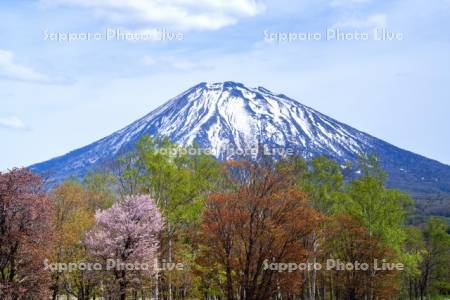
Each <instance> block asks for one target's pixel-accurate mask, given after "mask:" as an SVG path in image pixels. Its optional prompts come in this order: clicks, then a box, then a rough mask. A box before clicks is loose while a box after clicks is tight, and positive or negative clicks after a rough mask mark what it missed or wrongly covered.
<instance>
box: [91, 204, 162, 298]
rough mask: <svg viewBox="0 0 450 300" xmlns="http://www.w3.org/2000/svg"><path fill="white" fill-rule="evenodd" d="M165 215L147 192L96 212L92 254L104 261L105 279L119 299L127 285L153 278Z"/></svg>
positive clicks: (128, 286)
mask: <svg viewBox="0 0 450 300" xmlns="http://www.w3.org/2000/svg"><path fill="white" fill-rule="evenodd" d="M162 227H163V219H162V216H161V213H160V211H159V209H158V208H157V206H156V204H155V202H154V201H153V200H152V199H151V198H150V197H148V196H129V197H127V198H125V199H124V201H122V202H118V203H116V204H114V205H113V206H112V207H111V208H109V209H106V210H102V211H98V212H97V213H96V224H95V226H94V228H93V229H92V230H91V231H89V232H88V233H87V235H86V246H87V249H88V252H89V254H90V255H91V257H92V258H93V259H94V260H96V261H98V262H101V263H102V264H103V268H102V270H103V273H102V280H103V281H105V280H106V281H107V282H108V279H109V282H108V283H109V286H108V289H109V290H110V291H113V293H116V294H117V295H118V296H119V298H120V299H125V298H126V293H127V289H128V288H130V287H132V286H133V285H134V284H136V285H141V284H142V280H145V279H146V278H150V277H151V276H152V275H153V274H154V273H155V270H154V268H153V266H154V261H155V260H156V258H157V253H158V248H159V242H158V238H159V234H160V231H161V229H162Z"/></svg>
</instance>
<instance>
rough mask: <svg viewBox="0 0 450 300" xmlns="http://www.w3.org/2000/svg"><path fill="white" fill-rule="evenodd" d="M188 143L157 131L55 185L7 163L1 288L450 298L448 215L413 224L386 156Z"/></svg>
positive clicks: (81, 295)
mask: <svg viewBox="0 0 450 300" xmlns="http://www.w3.org/2000/svg"><path fill="white" fill-rule="evenodd" d="M193 147H194V148H195V146H193ZM162 149H164V150H165V151H161V150H162ZM168 149H169V150H170V151H167V150H168ZM179 150H180V148H179V147H178V146H176V145H174V144H172V143H171V142H170V141H169V140H167V139H162V138H156V139H152V138H150V137H145V138H143V139H141V140H140V141H139V143H138V144H137V145H136V148H135V150H134V151H132V152H129V153H126V154H124V155H123V156H121V157H120V158H119V159H117V160H116V161H113V162H110V163H108V164H106V165H105V166H104V168H102V169H100V170H98V171H97V172H95V173H89V174H86V176H84V178H83V179H78V178H70V179H68V180H66V181H65V182H62V183H61V184H59V185H58V186H55V187H52V188H51V189H48V188H47V186H46V181H45V176H44V178H43V177H39V176H37V175H35V174H33V173H31V172H30V171H28V170H27V169H25V168H15V169H11V170H9V171H6V172H3V173H0V299H5V300H10V299H11V300H12V299H79V300H89V299H105V300H106V299H108V300H116V299H117V300H124V299H136V300H137V299H161V300H162V299H168V300H172V299H205V300H219V299H228V300H266V299H267V300H268V299H280V300H281V299H292V300H293V299H304V300H316V299H317V300H327V299H329V300H339V299H342V300H357V299H366V300H375V299H447V298H449V297H450V268H449V266H450V228H449V225H448V223H447V222H446V220H445V219H441V218H439V217H428V218H426V219H424V220H423V222H420V223H417V222H412V221H411V218H412V216H414V215H415V214H416V212H415V208H414V207H415V206H414V201H413V199H412V198H411V197H410V196H409V195H408V194H406V193H403V192H401V191H399V190H394V189H389V188H387V187H386V185H385V183H386V179H387V176H389V174H386V173H385V172H384V171H383V170H382V169H381V168H380V167H379V164H378V162H377V159H376V157H375V156H373V155H369V154H364V155H361V158H360V160H359V162H357V163H354V164H353V165H352V166H350V165H349V166H346V168H356V169H358V170H360V175H359V176H358V177H357V178H353V179H347V177H346V176H345V174H344V173H345V170H343V168H342V167H341V166H340V165H339V164H338V163H336V162H334V161H332V160H330V159H327V158H325V157H316V158H314V159H312V160H308V161H307V160H304V159H302V158H299V157H295V156H290V157H286V158H285V159H281V160H277V161H273V160H272V159H270V158H268V157H261V158H260V159H259V160H258V162H252V161H246V160H233V161H225V162H221V161H218V160H216V159H215V158H214V157H212V156H208V155H206V154H195V155H193V154H192V153H196V152H195V151H179ZM330 262H335V263H336V262H339V264H340V266H341V267H333V268H329V264H330ZM374 262H378V265H377V264H376V263H374ZM356 265H358V266H359V267H356ZM380 265H382V266H385V268H380Z"/></svg>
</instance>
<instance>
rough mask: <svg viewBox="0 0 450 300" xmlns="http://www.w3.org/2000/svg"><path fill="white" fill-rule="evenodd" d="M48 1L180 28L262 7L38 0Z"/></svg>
mask: <svg viewBox="0 0 450 300" xmlns="http://www.w3.org/2000/svg"><path fill="white" fill-rule="evenodd" d="M40 1H41V2H42V3H44V4H48V5H69V6H74V7H82V8H87V9H92V10H93V12H94V13H95V14H96V15H98V16H102V17H107V18H108V19H110V20H113V21H131V22H143V23H146V24H149V23H152V24H162V25H165V26H171V27H175V28H179V29H185V30H189V29H207V30H214V29H219V28H222V27H225V26H228V25H232V24H235V23H237V21H238V19H239V18H242V17H252V16H255V15H257V14H258V13H260V12H261V11H262V10H263V9H264V7H263V5H262V4H260V3H258V2H257V0H163V1H161V0H40Z"/></svg>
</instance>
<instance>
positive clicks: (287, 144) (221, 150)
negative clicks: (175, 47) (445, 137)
mask: <svg viewBox="0 0 450 300" xmlns="http://www.w3.org/2000/svg"><path fill="white" fill-rule="evenodd" d="M144 135H150V136H155V135H162V136H168V137H169V138H170V139H171V140H172V141H173V142H175V143H178V144H180V145H183V146H186V145H191V144H193V143H195V144H197V145H199V146H200V148H202V149H209V150H210V151H211V152H212V153H214V154H215V156H216V157H218V158H219V159H228V158H232V157H236V156H238V155H242V154H244V155H245V156H246V157H249V158H255V157H256V155H257V151H262V150H261V148H262V146H264V147H265V148H264V149H266V150H265V152H267V153H271V154H275V155H276V156H277V155H278V154H289V153H296V154H299V155H301V156H303V157H305V158H311V157H314V156H317V155H326V156H328V157H330V158H333V159H335V160H337V161H339V162H341V163H343V162H345V161H347V160H350V161H353V160H356V159H357V157H358V155H359V154H360V153H361V152H365V153H367V152H368V153H376V154H377V155H378V157H379V158H380V161H381V164H382V166H383V167H384V168H385V169H386V170H387V172H388V173H389V174H390V177H389V182H388V183H389V185H390V186H393V187H397V188H400V189H403V190H406V191H411V192H415V193H450V166H447V165H444V164H441V163H439V162H437V161H434V160H430V159H427V158H425V157H422V156H420V155H417V154H414V153H411V152H408V151H405V150H402V149H400V148H397V147H395V146H393V145H391V144H389V143H386V142H384V141H382V140H380V139H377V138H375V137H373V136H371V135H368V134H366V133H363V132H361V131H358V130H356V129H354V128H352V127H350V126H348V125H345V124H343V123H341V122H338V121H336V120H334V119H332V118H330V117H328V116H325V115H323V114H321V113H319V112H317V111H315V110H314V109H312V108H309V107H307V106H304V105H302V104H300V103H299V102H296V101H295V100H293V99H290V98H288V97H286V96H284V95H280V94H274V93H272V92H270V91H269V90H267V89H265V88H262V87H258V88H248V87H246V86H244V85H242V84H240V83H235V82H223V83H214V84H207V83H201V84H199V85H196V86H194V87H192V88H191V89H189V90H187V91H185V92H184V93H182V94H180V95H179V96H177V97H175V98H173V99H172V100H170V101H169V102H167V103H166V104H164V105H162V106H161V107H159V108H157V109H156V110H155V111H153V112H151V113H150V114H148V115H146V116H144V117H143V118H141V119H139V120H137V121H136V122H134V123H132V124H130V125H129V126H127V127H125V128H123V129H121V130H119V131H117V132H115V133H113V134H111V135H110V136H108V137H105V138H103V139H101V140H99V141H97V142H95V143H93V144H91V145H88V146H86V147H83V148H81V149H78V150H75V151H73V152H70V153H68V154H66V155H64V156H61V157H57V158H54V159H52V160H49V161H46V162H43V163H39V164H36V165H33V166H31V167H30V169H31V170H32V171H34V172H37V173H40V174H46V175H47V176H50V181H52V182H60V181H62V180H63V179H64V178H67V177H68V176H76V177H82V176H83V175H84V174H86V172H88V171H91V170H95V169H96V168H98V167H100V166H102V165H103V164H104V163H106V162H109V161H111V160H113V159H115V158H116V157H117V156H118V155H119V154H121V153H124V152H126V151H128V150H130V149H132V147H133V145H134V144H135V143H136V142H137V141H138V140H139V139H140V138H141V137H142V136H144ZM257 149H259V150H257Z"/></svg>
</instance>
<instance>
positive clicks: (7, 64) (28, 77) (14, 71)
mask: <svg viewBox="0 0 450 300" xmlns="http://www.w3.org/2000/svg"><path fill="white" fill-rule="evenodd" d="M0 77H3V78H7V79H12V80H21V81H32V82H43V83H50V82H51V81H52V80H51V78H49V77H47V76H46V75H44V74H41V73H39V72H37V71H35V70H33V69H32V68H29V67H27V66H24V65H21V64H19V63H17V62H16V61H15V58H14V54H13V53H12V52H11V51H7V50H2V49H0Z"/></svg>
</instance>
